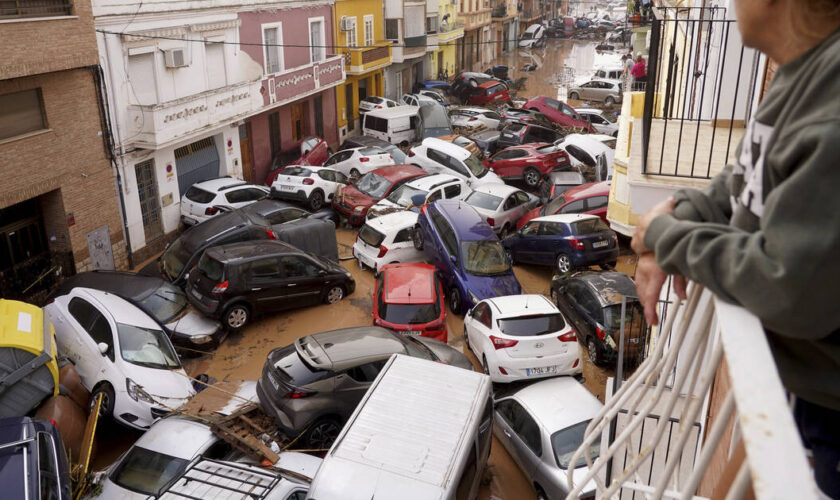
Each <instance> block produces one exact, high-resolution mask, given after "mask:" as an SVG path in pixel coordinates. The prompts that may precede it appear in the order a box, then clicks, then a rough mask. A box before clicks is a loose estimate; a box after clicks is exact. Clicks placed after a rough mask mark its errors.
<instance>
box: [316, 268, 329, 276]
mask: <svg viewBox="0 0 840 500" xmlns="http://www.w3.org/2000/svg"><path fill="white" fill-rule="evenodd" d="M326 275H327V272H326V271H324V270H323V269H321V270H320V271H318V276H326Z"/></svg>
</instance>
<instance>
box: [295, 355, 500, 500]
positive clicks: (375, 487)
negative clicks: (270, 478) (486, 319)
mask: <svg viewBox="0 0 840 500" xmlns="http://www.w3.org/2000/svg"><path fill="white" fill-rule="evenodd" d="M492 415H493V389H492V386H491V382H490V377H488V376H487V375H484V374H481V373H478V372H473V371H467V370H464V369H463V368H458V367H455V366H451V365H444V364H441V363H435V362H433V361H429V360H425V359H420V358H413V357H410V356H403V355H399V354H395V355H393V356H391V359H390V360H388V363H387V364H386V365H385V366H384V367H383V368H382V371H381V372H380V373H379V376H378V377H376V380H375V381H374V382H373V384H372V385H371V386H370V389H368V391H367V394H365V397H364V398H363V399H362V401H361V402H360V403H359V405H358V406H357V407H356V411H354V412H353V415H352V416H351V417H350V419H349V420H348V422H347V424H346V425H345V426H344V429H343V430H342V431H341V434H339V435H338V438H337V439H336V440H335V443H333V445H332V448H330V451H328V452H327V455H326V457H324V461H323V462H322V463H321V467H320V468H319V469H318V472H317V473H316V474H315V479H314V480H313V481H312V485H311V486H310V489H309V494H308V495H307V497H306V498H309V499H317V500H337V499H342V500H369V499H371V498H399V499H400V500H420V499H428V498H439V499H453V500H454V499H455V498H458V499H462V498H463V499H467V498H476V496H477V495H478V489H479V483H480V482H481V476H482V472H483V471H484V467H485V465H486V464H487V457H488V456H489V455H490V438H491V423H492Z"/></svg>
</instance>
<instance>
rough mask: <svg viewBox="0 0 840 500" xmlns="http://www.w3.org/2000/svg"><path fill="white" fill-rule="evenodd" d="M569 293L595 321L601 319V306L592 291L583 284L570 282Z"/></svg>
mask: <svg viewBox="0 0 840 500" xmlns="http://www.w3.org/2000/svg"><path fill="white" fill-rule="evenodd" d="M567 293H568V294H569V295H570V296H571V297H572V298H573V299H574V301H575V302H577V304H578V305H579V306H580V307H582V308H583V310H584V311H586V312H587V313H588V314H589V315H590V316H591V317H592V318H593V319H594V320H595V321H599V320H600V317H601V304H599V303H598V299H597V298H595V296H594V295H593V293H592V291H591V290H589V288H588V287H587V286H586V285H584V284H583V283H577V282H570V283H569V285H568V286H567Z"/></svg>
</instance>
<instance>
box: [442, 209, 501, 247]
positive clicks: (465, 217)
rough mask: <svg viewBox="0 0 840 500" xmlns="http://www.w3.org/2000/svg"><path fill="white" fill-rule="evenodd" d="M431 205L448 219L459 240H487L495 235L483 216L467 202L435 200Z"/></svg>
mask: <svg viewBox="0 0 840 500" xmlns="http://www.w3.org/2000/svg"><path fill="white" fill-rule="evenodd" d="M431 206H432V207H434V208H435V209H437V211H438V212H440V213H441V214H442V215H443V216H444V217H445V218H446V220H448V221H449V223H450V224H451V225H452V229H454V230H455V233H456V234H457V235H458V236H459V239H460V240H487V239H493V238H494V237H495V236H496V233H494V232H493V229H492V228H491V227H490V226H489V225H487V222H485V221H484V218H483V217H481V215H479V213H478V212H476V210H475V208H473V207H472V206H471V205H469V204H468V203H465V202H462V201H458V200H437V201H435V202H434V203H432V205H431Z"/></svg>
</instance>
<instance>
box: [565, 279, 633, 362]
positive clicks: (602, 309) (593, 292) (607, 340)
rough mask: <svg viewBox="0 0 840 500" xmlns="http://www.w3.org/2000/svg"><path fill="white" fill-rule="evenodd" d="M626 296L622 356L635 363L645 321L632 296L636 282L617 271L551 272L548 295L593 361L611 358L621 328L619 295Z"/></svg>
mask: <svg viewBox="0 0 840 500" xmlns="http://www.w3.org/2000/svg"><path fill="white" fill-rule="evenodd" d="M622 297H626V302H627V304H626V308H625V316H624V360H625V362H626V363H631V362H632V363H634V364H635V363H638V362H641V360H642V359H643V357H644V348H645V344H646V340H647V330H648V329H647V325H646V324H645V319H644V311H643V309H642V305H641V304H640V303H639V299H638V298H637V297H636V284H635V283H633V280H632V279H630V277H629V276H627V275H626V274H624V273H620V272H617V271H607V272H581V273H577V274H573V275H571V276H555V277H554V278H553V279H552V280H551V299H552V300H553V301H554V303H555V304H557V307H558V308H559V309H560V311H561V312H562V313H563V315H564V316H565V317H566V319H568V320H569V322H571V323H572V326H574V328H575V331H577V338H578V342H580V343H582V344H583V346H584V348H585V349H586V351H587V353H588V354H589V359H590V360H591V361H592V362H593V363H595V364H596V365H603V364H606V363H608V362H611V361H614V360H615V359H616V358H617V355H618V342H619V339H620V336H619V334H620V331H621V324H622V318H621V298H622Z"/></svg>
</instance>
